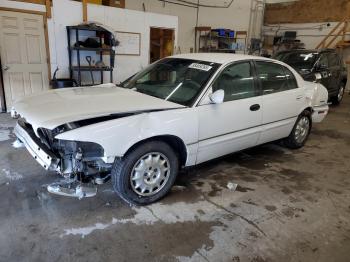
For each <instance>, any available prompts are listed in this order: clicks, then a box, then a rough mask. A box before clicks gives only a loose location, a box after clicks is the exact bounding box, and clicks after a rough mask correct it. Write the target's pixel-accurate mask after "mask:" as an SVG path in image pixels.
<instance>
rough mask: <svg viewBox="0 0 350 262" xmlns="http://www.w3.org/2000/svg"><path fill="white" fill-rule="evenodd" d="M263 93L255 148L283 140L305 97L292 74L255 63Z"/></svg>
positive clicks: (284, 69)
mask: <svg viewBox="0 0 350 262" xmlns="http://www.w3.org/2000/svg"><path fill="white" fill-rule="evenodd" d="M256 71H257V75H258V79H259V81H260V83H261V87H262V92H263V121H262V124H263V126H262V132H261V135H260V139H259V142H258V143H259V144H263V143H267V142H271V141H274V140H277V139H281V138H284V137H287V136H288V135H289V134H290V132H291V131H292V129H293V126H294V124H295V122H296V120H297V117H298V115H299V114H300V113H301V111H302V110H303V106H304V105H305V102H304V101H305V94H304V90H303V89H302V88H298V85H297V81H296V79H295V77H294V75H293V73H292V72H291V71H290V70H289V69H287V68H286V67H284V66H282V65H280V64H277V63H273V62H262V61H257V62H256Z"/></svg>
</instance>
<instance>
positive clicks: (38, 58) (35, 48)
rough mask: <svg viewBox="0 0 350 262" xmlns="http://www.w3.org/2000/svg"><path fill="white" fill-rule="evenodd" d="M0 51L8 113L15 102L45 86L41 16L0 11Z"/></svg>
mask: <svg viewBox="0 0 350 262" xmlns="http://www.w3.org/2000/svg"><path fill="white" fill-rule="evenodd" d="M0 49H1V50H0V55H1V62H2V74H3V81H4V91H5V100H6V107H7V110H8V111H9V110H10V109H11V105H12V104H13V102H14V101H15V100H17V99H19V98H21V97H24V96H27V95H30V94H33V93H38V92H41V91H43V90H45V89H48V87H49V83H48V80H49V78H48V65H47V56H46V45H45V34H44V22H43V16H42V15H36V14H27V13H20V12H9V11H0Z"/></svg>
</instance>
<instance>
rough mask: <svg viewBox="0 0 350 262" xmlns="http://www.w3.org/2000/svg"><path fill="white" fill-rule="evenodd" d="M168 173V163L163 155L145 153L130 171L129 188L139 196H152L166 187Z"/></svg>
mask: <svg viewBox="0 0 350 262" xmlns="http://www.w3.org/2000/svg"><path fill="white" fill-rule="evenodd" d="M170 171H171V170H170V162H169V160H168V158H167V157H166V156H165V155H164V154H162V153H160V152H151V153H147V154H145V155H144V156H142V157H141V158H139V160H137V161H136V164H135V165H134V167H133V169H132V171H131V176H130V184H131V188H132V190H133V191H134V192H135V193H136V194H138V195H139V196H153V195H155V194H157V193H158V192H159V191H161V190H162V189H163V187H164V186H165V185H166V183H167V181H168V180H169V177H170Z"/></svg>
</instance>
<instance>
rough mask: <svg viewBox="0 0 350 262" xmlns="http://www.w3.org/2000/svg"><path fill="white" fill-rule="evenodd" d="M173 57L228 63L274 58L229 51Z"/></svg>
mask: <svg viewBox="0 0 350 262" xmlns="http://www.w3.org/2000/svg"><path fill="white" fill-rule="evenodd" d="M171 58H183V59H193V60H199V61H206V62H212V63H219V64H227V63H231V62H235V61H241V60H248V59H254V60H265V61H271V60H272V59H269V58H266V57H261V56H251V55H241V54H227V53H191V54H181V55H174V56H171Z"/></svg>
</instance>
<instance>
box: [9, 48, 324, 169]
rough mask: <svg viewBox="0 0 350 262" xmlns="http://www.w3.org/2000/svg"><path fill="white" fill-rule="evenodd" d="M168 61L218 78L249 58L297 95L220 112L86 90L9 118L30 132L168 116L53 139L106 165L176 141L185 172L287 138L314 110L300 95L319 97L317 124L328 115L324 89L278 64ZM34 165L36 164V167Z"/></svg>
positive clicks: (56, 94)
mask: <svg viewBox="0 0 350 262" xmlns="http://www.w3.org/2000/svg"><path fill="white" fill-rule="evenodd" d="M175 58H184V59H194V60H201V61H207V62H222V63H223V64H222V66H221V67H219V68H218V69H217V72H221V70H222V69H223V68H225V67H226V66H227V65H228V64H231V63H232V62H235V61H241V60H246V59H252V58H253V59H255V60H259V61H265V62H270V63H275V64H279V65H283V66H285V67H286V68H288V69H289V70H290V71H291V73H293V74H294V76H295V79H296V81H297V83H298V86H299V88H295V89H292V90H287V91H284V92H277V93H273V94H270V95H268V96H256V97H251V98H246V99H240V100H234V101H228V102H224V103H221V104H203V103H201V102H200V103H199V104H200V105H201V106H196V105H194V106H193V107H184V106H181V105H179V104H175V103H172V102H169V101H165V100H162V99H159V98H155V97H152V96H148V95H145V94H141V93H138V92H135V91H132V90H127V89H123V88H119V87H114V86H113V85H112V84H106V85H103V86H95V87H90V88H70V89H60V90H51V91H47V92H46V93H43V94H40V95H37V96H31V97H28V98H25V99H23V100H21V101H19V102H18V103H17V104H15V110H16V111H17V112H18V113H19V114H20V115H21V116H23V117H24V118H26V120H27V121H28V122H29V123H30V124H31V125H32V126H33V128H34V130H35V132H36V131H37V128H38V127H42V128H48V129H53V128H55V127H57V126H59V125H62V124H64V123H68V122H74V121H78V120H83V119H86V118H92V117H98V116H104V115H109V114H111V113H127V112H135V111H144V110H151V109H163V108H164V109H171V110H164V111H162V110H161V111H156V112H149V113H142V114H136V115H131V116H128V117H122V118H117V119H113V120H109V121H104V122H99V123H96V124H92V125H87V126H84V127H80V128H77V129H73V130H70V131H67V132H64V133H62V134H59V135H57V136H56V137H55V138H56V139H62V140H69V141H85V142H93V143H97V144H99V145H101V146H102V147H103V149H104V157H105V158H109V159H111V163H112V160H113V158H114V157H121V156H124V155H125V153H126V152H127V151H128V150H129V149H130V148H131V147H132V146H133V145H135V144H137V143H138V142H140V141H144V140H146V139H149V138H152V137H155V136H162V135H171V136H174V137H177V138H179V139H180V140H181V141H183V143H184V146H185V147H186V152H188V154H187V160H186V163H185V165H186V166H191V165H195V164H199V163H202V162H205V161H208V160H211V159H214V158H217V157H219V156H223V155H226V154H230V153H233V152H236V151H240V150H243V149H246V148H249V147H253V146H256V145H259V144H264V143H267V142H270V141H275V140H278V139H281V138H285V137H287V136H288V135H289V134H290V132H291V130H292V128H293V126H294V124H295V121H296V118H297V116H298V115H299V114H300V113H301V112H302V111H303V110H305V109H306V108H308V107H313V106H314V105H315V103H316V102H317V103H316V105H320V102H319V101H318V100H316V102H315V101H314V100H313V99H306V97H305V94H306V93H309V92H310V93H319V96H316V97H317V98H318V99H322V100H323V104H322V106H324V108H322V110H323V111H324V110H325V109H326V111H324V115H323V117H324V116H326V115H327V111H328V105H327V104H325V101H327V98H328V93H327V90H326V89H325V87H323V86H322V85H319V84H316V83H312V82H306V81H304V80H303V79H302V77H301V76H300V75H299V74H297V73H296V71H295V70H294V69H293V68H292V67H290V66H288V65H286V64H284V63H282V62H279V61H273V60H271V59H267V58H263V57H251V56H244V55H230V54H213V53H212V54H203V53H201V54H188V55H177V56H175ZM215 77H216V73H215V72H214V75H213V76H212V78H211V79H210V80H209V81H208V83H207V86H206V87H204V88H203V90H202V94H201V95H200V96H199V97H203V101H207V100H208V96H209V95H210V90H211V85H212V81H214V79H215ZM316 87H317V88H316ZM48 101H49V102H48ZM247 104H249V105H254V104H259V105H262V106H261V107H262V110H258V111H256V112H255V113H254V114H253V113H252V111H251V110H250V109H249V107H247ZM281 108H282V109H283V110H281ZM314 109H315V108H314ZM315 111H316V110H315ZM320 111H321V110H320ZM316 114H317V112H316ZM231 119H235V121H231ZM319 120H323V119H319ZM16 131H17V134H23V135H24V136H26V131H25V130H23V129H22V128H21V127H20V126H17V127H16V128H15V132H16ZM223 134H225V135H223ZM19 138H20V139H21V140H22V141H23V142H24V143H25V144H26V139H23V138H21V136H19ZM29 139H30V138H29ZM119 141H123V143H120V142H119ZM39 159H40V158H37V160H38V161H39ZM39 163H41V161H39Z"/></svg>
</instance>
